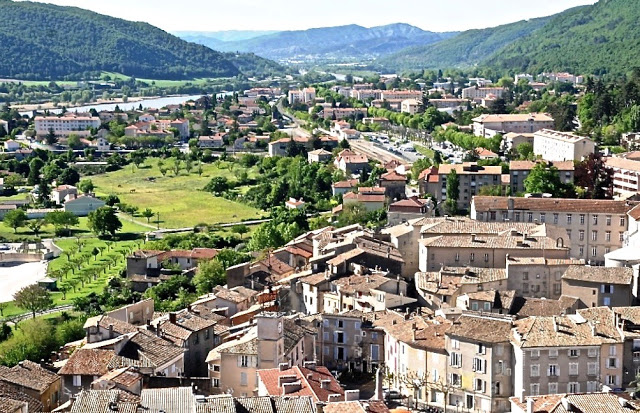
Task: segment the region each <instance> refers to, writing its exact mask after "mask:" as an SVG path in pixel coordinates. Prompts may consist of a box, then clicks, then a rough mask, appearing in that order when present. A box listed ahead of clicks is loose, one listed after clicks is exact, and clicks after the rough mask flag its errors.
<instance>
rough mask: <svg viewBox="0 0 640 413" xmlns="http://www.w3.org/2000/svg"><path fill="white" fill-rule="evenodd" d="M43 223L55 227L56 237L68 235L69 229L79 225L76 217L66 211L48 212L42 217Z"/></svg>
mask: <svg viewBox="0 0 640 413" xmlns="http://www.w3.org/2000/svg"><path fill="white" fill-rule="evenodd" d="M44 219H45V221H46V222H47V223H49V224H51V225H53V226H54V227H55V232H56V235H58V236H59V235H62V234H67V235H68V234H69V227H73V226H76V225H78V224H79V223H80V220H79V219H78V217H77V216H75V215H74V214H72V213H71V212H67V211H53V212H49V213H48V214H47V215H45V217H44Z"/></svg>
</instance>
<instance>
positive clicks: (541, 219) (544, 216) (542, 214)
mask: <svg viewBox="0 0 640 413" xmlns="http://www.w3.org/2000/svg"><path fill="white" fill-rule="evenodd" d="M546 220H547V216H546V214H545V213H544V212H541V213H540V223H543V224H544V223H545V221H546Z"/></svg>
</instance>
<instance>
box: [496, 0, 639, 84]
mask: <svg viewBox="0 0 640 413" xmlns="http://www.w3.org/2000/svg"><path fill="white" fill-rule="evenodd" d="M638 21H640V3H639V2H638V0H600V1H599V2H598V3H596V4H594V5H593V6H587V7H581V8H578V9H572V10H568V11H567V12H564V13H560V14H558V15H556V16H554V18H553V19H552V20H551V21H550V22H549V23H548V24H547V25H546V26H545V27H544V29H543V30H540V31H538V32H535V33H532V34H531V35H530V36H527V37H525V38H521V39H518V40H517V41H515V42H513V43H512V44H510V45H508V46H507V47H505V48H504V49H503V50H502V51H501V52H500V53H497V54H495V55H494V56H492V57H491V58H490V59H487V60H486V62H485V63H486V64H489V65H491V66H495V67H498V68H508V69H514V70H523V71H531V72H540V71H549V70H563V71H569V72H573V73H593V74H597V75H600V74H604V73H618V74H619V73H624V72H627V71H629V70H631V69H632V68H633V67H640V53H638V51H640V28H639V27H638Z"/></svg>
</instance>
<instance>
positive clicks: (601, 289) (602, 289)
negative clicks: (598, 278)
mask: <svg viewBox="0 0 640 413" xmlns="http://www.w3.org/2000/svg"><path fill="white" fill-rule="evenodd" d="M600 292H601V293H602V294H604V284H602V285H600Z"/></svg>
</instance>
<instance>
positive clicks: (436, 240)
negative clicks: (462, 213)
mask: <svg viewBox="0 0 640 413" xmlns="http://www.w3.org/2000/svg"><path fill="white" fill-rule="evenodd" d="M420 243H421V244H422V245H424V246H426V247H430V248H433V247H435V248H487V249H517V250H529V251H536V250H543V249H544V250H567V251H568V250H569V248H568V247H565V246H561V245H558V243H557V240H556V239H554V238H551V237H544V236H532V235H529V236H527V239H526V241H524V242H522V237H521V236H508V235H507V234H501V235H499V236H498V235H476V236H475V237H474V236H473V235H457V236H456V235H441V236H437V237H432V238H425V239H421V240H420Z"/></svg>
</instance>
